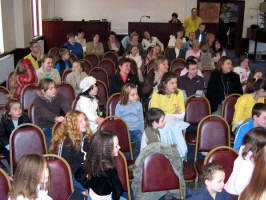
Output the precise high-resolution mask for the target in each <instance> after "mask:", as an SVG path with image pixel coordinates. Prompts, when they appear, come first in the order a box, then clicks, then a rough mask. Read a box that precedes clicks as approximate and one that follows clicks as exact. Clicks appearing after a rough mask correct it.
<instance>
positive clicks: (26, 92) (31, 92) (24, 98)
mask: <svg viewBox="0 0 266 200" xmlns="http://www.w3.org/2000/svg"><path fill="white" fill-rule="evenodd" d="M37 91H38V85H37V84H30V85H27V86H25V87H24V88H23V89H22V91H21V98H20V102H21V104H22V108H23V110H24V111H25V110H28V109H29V107H30V104H31V103H32V102H33V101H34V99H35V97H36V96H37V94H36V92H37Z"/></svg>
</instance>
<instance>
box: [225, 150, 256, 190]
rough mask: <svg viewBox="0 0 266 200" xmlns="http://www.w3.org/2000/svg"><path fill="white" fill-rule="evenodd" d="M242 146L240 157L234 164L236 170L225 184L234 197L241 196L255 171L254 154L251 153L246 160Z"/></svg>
mask: <svg viewBox="0 0 266 200" xmlns="http://www.w3.org/2000/svg"><path fill="white" fill-rule="evenodd" d="M243 148H244V146H243V145H242V146H241V147H240V150H239V156H238V157H237V159H236V160H235V162H234V168H233V171H232V173H231V176H230V177H229V179H228V181H227V182H226V184H225V187H224V189H225V190H226V191H227V192H228V193H230V194H233V195H240V193H241V192H242V191H243V190H244V189H245V187H246V186H247V185H248V184H249V181H250V179H251V177H252V174H253V170H254V163H253V162H252V161H251V157H252V153H251V152H249V153H248V155H247V156H246V158H245V159H244V158H243V157H242V151H243Z"/></svg>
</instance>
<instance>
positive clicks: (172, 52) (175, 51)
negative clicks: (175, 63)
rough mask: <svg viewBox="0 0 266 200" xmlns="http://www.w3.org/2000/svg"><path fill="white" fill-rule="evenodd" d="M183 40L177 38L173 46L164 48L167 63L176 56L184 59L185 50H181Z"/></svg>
mask: <svg viewBox="0 0 266 200" xmlns="http://www.w3.org/2000/svg"><path fill="white" fill-rule="evenodd" d="M183 45H184V43H183V41H182V40H181V39H177V40H176V43H175V46H174V48H168V49H166V50H165V56H166V57H167V59H168V61H169V63H171V62H172V60H174V59H176V58H182V59H185V55H186V53H185V51H184V50H183Z"/></svg>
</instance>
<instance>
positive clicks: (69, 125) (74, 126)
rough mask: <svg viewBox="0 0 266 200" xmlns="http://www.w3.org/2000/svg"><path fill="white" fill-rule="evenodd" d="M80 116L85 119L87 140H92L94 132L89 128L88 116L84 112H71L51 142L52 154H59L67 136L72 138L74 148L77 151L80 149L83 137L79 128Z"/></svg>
mask: <svg viewBox="0 0 266 200" xmlns="http://www.w3.org/2000/svg"><path fill="white" fill-rule="evenodd" d="M80 115H83V116H84V117H85V121H86V131H85V133H86V137H87V139H90V138H91V136H92V132H91V130H90V128H89V121H88V119H87V117H86V115H85V114H84V113H83V112H80V111H77V110H71V111H69V112H68V113H67V114H66V116H65V120H64V121H63V122H62V123H61V124H60V126H59V127H58V128H57V129H56V131H55V133H54V134H53V137H52V140H51V146H50V149H49V151H50V152H51V153H57V152H58V149H59V146H60V145H61V144H62V143H63V141H64V139H65V137H66V136H68V137H69V138H70V140H71V143H72V146H74V147H75V148H76V149H79V148H80V145H81V137H80V130H79V126H78V116H80Z"/></svg>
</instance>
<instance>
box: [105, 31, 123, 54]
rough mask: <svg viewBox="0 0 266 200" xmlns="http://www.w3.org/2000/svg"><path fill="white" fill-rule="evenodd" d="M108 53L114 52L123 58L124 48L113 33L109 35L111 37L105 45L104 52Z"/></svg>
mask: <svg viewBox="0 0 266 200" xmlns="http://www.w3.org/2000/svg"><path fill="white" fill-rule="evenodd" d="M107 51H114V52H116V53H117V55H119V56H122V55H123V53H124V49H123V46H122V45H121V43H120V42H119V41H118V40H117V39H116V33H115V32H113V31H111V32H110V33H109V37H108V40H107V42H106V43H105V44H104V52H107Z"/></svg>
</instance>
